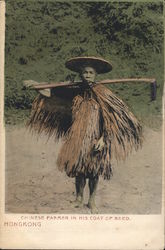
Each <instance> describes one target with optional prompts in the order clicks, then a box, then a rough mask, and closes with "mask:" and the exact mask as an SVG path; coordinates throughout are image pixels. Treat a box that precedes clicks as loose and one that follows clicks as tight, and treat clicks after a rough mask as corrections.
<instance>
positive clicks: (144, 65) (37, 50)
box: [5, 0, 164, 127]
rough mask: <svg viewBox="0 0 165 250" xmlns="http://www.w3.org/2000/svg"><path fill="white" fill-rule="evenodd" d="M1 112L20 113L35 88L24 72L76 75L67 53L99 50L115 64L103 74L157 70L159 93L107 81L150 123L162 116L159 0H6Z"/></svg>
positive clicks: (48, 77)
mask: <svg viewBox="0 0 165 250" xmlns="http://www.w3.org/2000/svg"><path fill="white" fill-rule="evenodd" d="M5 51H6V53H5V62H6V65H5V116H6V122H7V123H12V124H13V123H17V122H18V121H19V120H20V121H22V120H24V119H26V117H27V116H28V114H29V110H30V108H31V103H32V100H33V99H34V96H35V95H36V93H35V92H33V91H25V90H22V84H23V80H28V79H33V80H36V81H41V82H49V81H55V82H57V81H59V80H60V81H64V80H66V79H68V77H69V76H71V77H73V78H75V79H77V76H76V75H75V74H74V73H72V72H71V71H69V70H67V69H66V68H65V66H64V64H65V61H66V60H67V59H69V58H70V57H74V56H82V55H86V56H87V55H90V56H91V55H92V56H101V57H103V58H105V59H107V60H109V61H111V62H112V65H113V70H112V71H111V72H110V73H108V74H104V75H101V76H100V77H99V78H98V80H99V79H103V78H110V79H111V78H112V79H113V78H122V77H150V78H151V77H155V78H156V79H157V86H158V87H157V99H156V101H153V102H151V99H150V85H149V84H146V83H131V84H114V85H110V86H109V87H110V88H111V89H112V90H113V91H114V92H115V93H116V94H117V95H118V96H120V97H122V99H123V100H124V101H125V102H126V103H127V104H128V105H129V106H130V108H131V109H132V111H133V112H134V113H135V114H136V115H137V116H138V118H139V119H141V120H142V121H143V122H144V123H146V124H147V125H149V126H152V127H153V126H155V122H157V121H158V120H159V121H160V119H159V118H160V117H161V112H162V92H163V77H164V76H163V1H156V2H155V1H152V2H137V1H136V2H134V1H131V2H130V1H129V2H122V1H117V2H112V1H106V2H97V1H95V2H91V1H90V2H89V1H81V2H79V1H76V2H73V1H65V2H64V1H59V2H58V1H53V0H51V1H46V0H45V1H44V0H43V1H41V0H40V1H39V0H35V1H32V0H31V1H30V0H28V1H25V0H15V1H13V0H7V1H6V44H5Z"/></svg>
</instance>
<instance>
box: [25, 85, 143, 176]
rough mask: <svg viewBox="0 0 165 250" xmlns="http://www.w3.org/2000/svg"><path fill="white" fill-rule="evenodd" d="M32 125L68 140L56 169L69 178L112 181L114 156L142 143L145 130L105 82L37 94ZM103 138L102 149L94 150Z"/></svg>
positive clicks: (117, 156)
mask: <svg viewBox="0 0 165 250" xmlns="http://www.w3.org/2000/svg"><path fill="white" fill-rule="evenodd" d="M28 126H29V127H30V128H31V129H35V130H37V131H38V133H41V132H43V131H44V132H46V133H47V134H48V135H49V136H55V137H56V138H59V137H62V138H63V139H64V144H63V146H62V148H61V151H60V153H59V155H58V159H57V165H58V168H59V169H60V170H61V171H62V170H65V171H66V173H67V175H68V176H70V177H75V176H77V175H79V174H81V173H82V174H85V176H86V177H88V176H96V175H101V176H103V177H104V179H110V176H111V174H112V170H111V158H112V157H115V158H116V159H125V157H126V156H127V155H128V153H129V152H131V150H132V149H133V148H135V149H138V147H139V146H141V143H142V127H141V125H140V124H139V122H138V120H137V119H136V117H135V116H134V115H133V114H132V113H131V112H130V111H129V110H128V107H127V106H126V105H125V104H124V103H123V101H122V100H121V99H120V98H118V97H116V96H115V95H114V94H113V93H112V92H111V91H110V90H109V89H108V88H106V87H104V86H103V85H101V84H93V85H92V86H85V85H84V84H82V86H81V85H79V86H77V87H59V88H58V89H54V93H52V97H51V98H47V97H44V96H42V95H39V96H38V97H37V98H36V99H35V101H34V103H33V106H32V113H31V118H30V121H29V123H28ZM101 136H102V137H103V141H104V147H103V149H102V150H101V151H95V150H94V146H95V145H96V143H97V141H98V140H99V139H100V137H101Z"/></svg>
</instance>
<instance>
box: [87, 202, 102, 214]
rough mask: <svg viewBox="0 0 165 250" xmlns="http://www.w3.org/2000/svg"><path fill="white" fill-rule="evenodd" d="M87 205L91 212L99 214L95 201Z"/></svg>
mask: <svg viewBox="0 0 165 250" xmlns="http://www.w3.org/2000/svg"><path fill="white" fill-rule="evenodd" d="M87 207H88V208H89V209H90V211H91V214H98V213H99V210H98V208H97V207H96V205H95V203H94V202H88V204H87Z"/></svg>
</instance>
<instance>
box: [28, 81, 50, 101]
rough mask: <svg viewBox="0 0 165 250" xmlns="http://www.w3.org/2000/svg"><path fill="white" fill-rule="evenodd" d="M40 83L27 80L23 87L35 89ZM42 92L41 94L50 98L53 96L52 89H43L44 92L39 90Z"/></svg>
mask: <svg viewBox="0 0 165 250" xmlns="http://www.w3.org/2000/svg"><path fill="white" fill-rule="evenodd" d="M38 84H39V83H38V82H36V81H33V80H26V81H23V86H24V88H25V89H33V87H34V86H35V85H38ZM38 91H39V92H40V94H42V95H44V96H47V97H50V96H51V91H50V89H42V90H38Z"/></svg>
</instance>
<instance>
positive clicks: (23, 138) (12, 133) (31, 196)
mask: <svg viewBox="0 0 165 250" xmlns="http://www.w3.org/2000/svg"><path fill="white" fill-rule="evenodd" d="M144 136H145V141H144V144H143V147H142V149H140V150H139V151H138V152H133V153H132V154H131V155H130V156H129V158H128V159H127V160H126V161H125V162H119V163H115V162H114V163H113V177H112V179H111V180H110V181H104V180H103V179H102V178H100V181H99V186H98V191H97V196H96V203H97V206H98V208H99V213H101V214H106V213H109V214H158V213H160V211H161V183H162V131H161V130H159V131H153V130H151V129H149V128H145V129H144ZM60 146H61V143H60V142H59V143H55V141H54V139H50V140H49V141H48V142H47V137H46V136H44V135H42V137H39V138H38V139H37V137H36V136H35V135H31V134H30V133H29V132H28V131H27V130H26V129H25V128H23V127H7V128H6V178H5V179H6V199H5V200H6V207H5V209H6V212H7V213H60V214H66V213H69V214H71V213H76V214H80V213H83V214H89V213H90V211H89V209H88V208H87V206H86V205H84V207H83V208H75V207H74V206H73V204H72V203H71V201H73V200H74V199H75V187H74V179H73V178H69V177H67V176H66V175H65V173H61V172H59V171H58V169H57V168H56V158H57V154H58V151H59V148H60ZM64 153H65V152H64ZM87 200H88V185H86V188H85V204H87Z"/></svg>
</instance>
